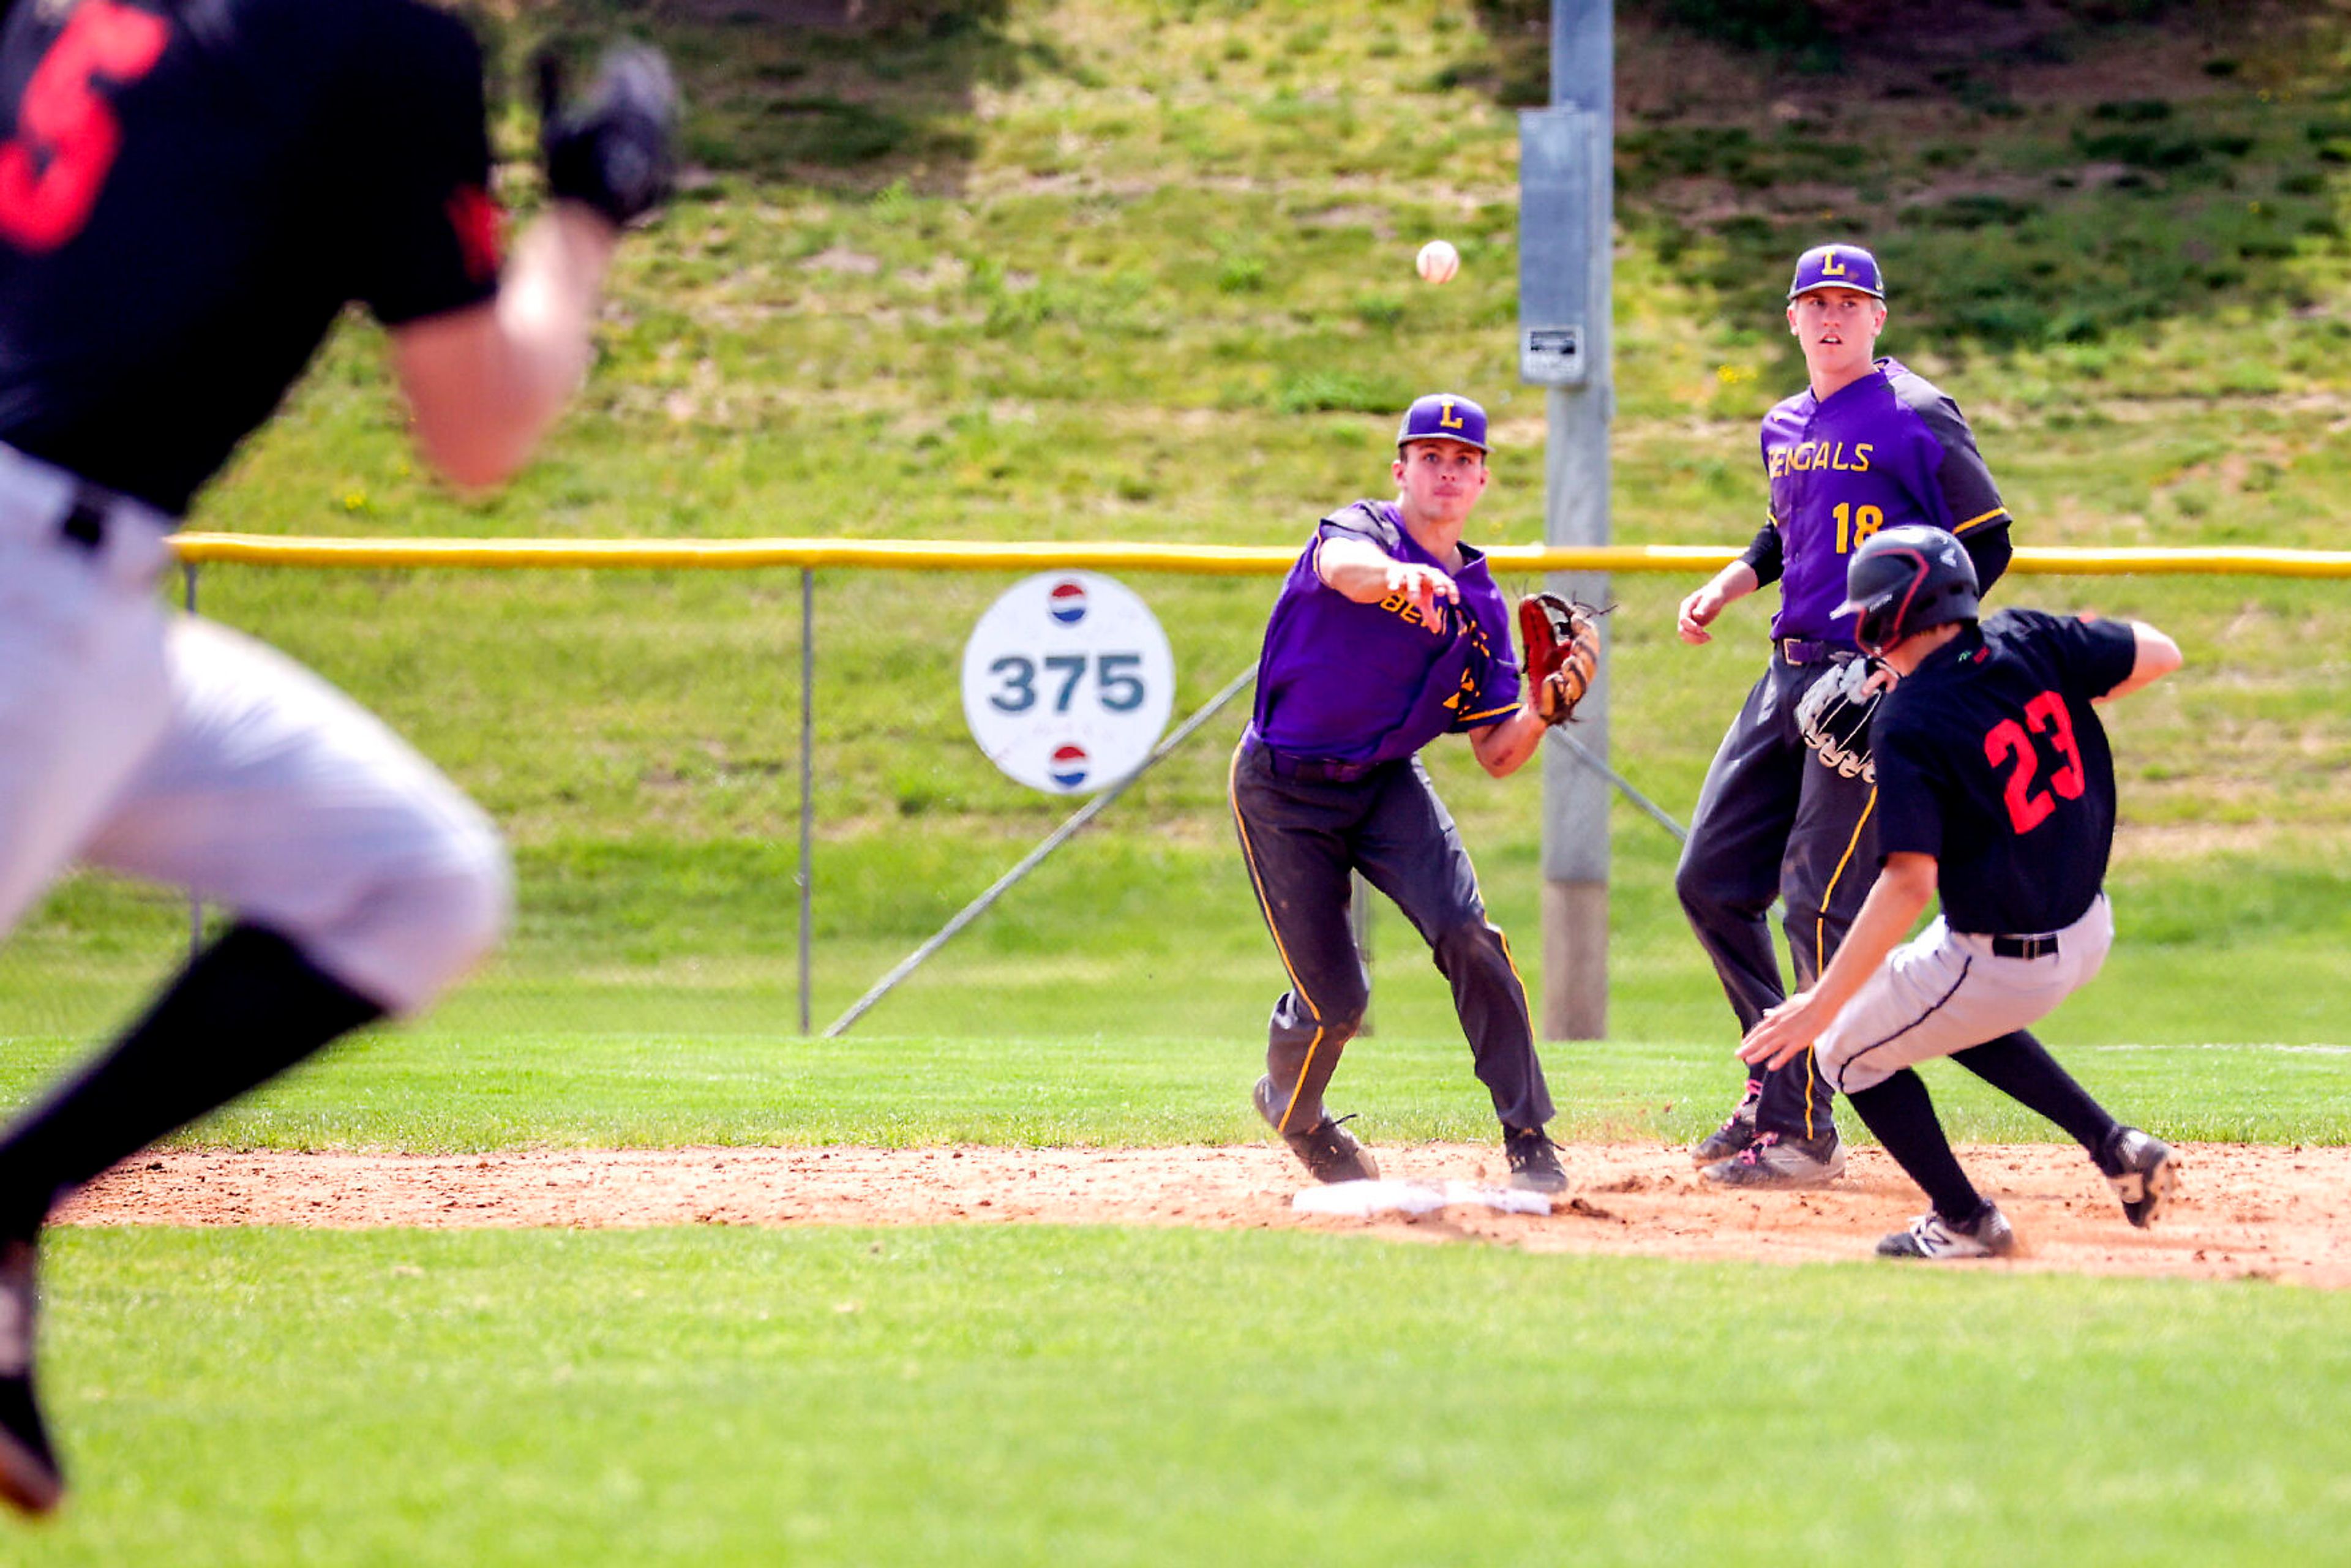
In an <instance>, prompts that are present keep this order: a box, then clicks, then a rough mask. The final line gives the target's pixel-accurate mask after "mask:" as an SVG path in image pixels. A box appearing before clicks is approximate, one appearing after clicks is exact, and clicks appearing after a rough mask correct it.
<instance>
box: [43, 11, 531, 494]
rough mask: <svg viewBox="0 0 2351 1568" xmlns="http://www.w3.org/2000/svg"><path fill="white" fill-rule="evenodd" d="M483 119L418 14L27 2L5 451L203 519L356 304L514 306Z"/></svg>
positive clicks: (478, 67)
mask: <svg viewBox="0 0 2351 1568" xmlns="http://www.w3.org/2000/svg"><path fill="white" fill-rule="evenodd" d="M483 121H484V104H483V89H482V57H481V51H480V47H479V46H478V45H477V44H476V43H475V39H474V37H473V34H472V33H471V32H470V31H469V30H468V29H467V28H466V26H465V24H464V23H462V22H460V21H459V20H457V19H456V18H455V16H450V15H449V14H448V13H446V12H443V11H439V10H436V9H434V8H433V7H432V6H430V5H424V4H423V3H422V0H15V4H14V5H11V6H10V7H9V9H8V14H7V19H6V22H5V27H0V128H5V129H6V131H7V135H6V139H5V141H0V442H5V443H7V444H10V445H12V446H15V447H16V448H18V449H19V450H21V451H24V452H27V453H30V454H32V455H35V456H37V457H41V458H44V459H47V461H49V462H51V463H54V464H57V465H58V466H60V467H63V468H67V469H69V470H71V471H73V472H74V473H76V474H78V475H80V476H83V477H84V478H86V479H89V480H91V481H93V482H95V483H97V484H99V485H103V486H107V487H109V488H110V489H114V490H118V491H121V492H123V493H125V494H128V495H131V496H136V497H140V498H141V499H142V500H145V501H147V502H150V503H151V504H152V505H154V506H156V507H161V508H162V509H163V510H164V511H167V512H170V513H172V514H174V515H177V514H179V513H181V512H183V511H185V510H186V508H187V504H188V501H189V499H190V497H192V496H193V494H194V493H195V491H196V490H197V488H198V487H199V486H202V485H203V484H204V481H205V480H206V479H207V478H209V477H210V476H212V475H213V474H214V472H216V471H217V470H218V469H219V468H220V466H221V465H223V464H224V463H225V462H226V461H227V460H228V456H229V454H230V453H231V452H232V451H233V450H234V449H235V446H236V444H237V443H238V442H239V441H241V440H243V439H244V438H245V436H246V434H247V433H249V432H250V431H252V430H253V429H254V427H256V425H258V424H260V423H262V422H263V421H264V420H266V419H267V418H268V417H269V415H270V413H271V412H272V411H273V410H274V409H275V408H276V407H277V402H278V401H279V399H280V398H282V397H283V396H284V395H285V392H286V390H287V387H289V386H290V385H292V384H293V382H294V381H295V380H296V378H297V377H298V376H299V375H300V374H301V372H302V369H303V367H304V365H306V364H307V363H308V361H309V359H310V356H311V354H312V353H313V352H314V351H316V350H317V348H318V346H319V341H320V340H322V339H323V338H324V337H325V336H326V333H327V331H328V329H329V328H330V327H331V326H332V325H333V324H334V321H335V319H336V317H337V316H338V315H339V314H340V312H341V310H342V309H343V308H344V307H345V306H346V305H347V304H350V303H351V302H354V301H356V302H358V303H360V304H362V305H364V306H365V307H366V308H368V309H369V310H370V311H371V313H372V314H373V315H374V316H375V317H376V318H377V319H379V320H381V321H382V322H383V323H384V324H386V325H387V326H398V325H401V324H402V323H403V322H408V321H413V320H416V319H421V318H424V317H428V316H433V315H437V314H440V313H442V312H444V311H449V310H455V309H460V308H465V307H467V306H472V305H476V304H480V303H481V302H483V301H485V300H487V299H489V298H492V297H493V296H494V295H495V294H496V289H497V274H498V253H497V246H498V240H497V212H496V207H495V206H494V205H493V204H492V203H491V200H490V198H489V196H488V194H487V193H486V190H487V184H488V180H489V144H488V139H487V136H486V131H485V129H484V123H483Z"/></svg>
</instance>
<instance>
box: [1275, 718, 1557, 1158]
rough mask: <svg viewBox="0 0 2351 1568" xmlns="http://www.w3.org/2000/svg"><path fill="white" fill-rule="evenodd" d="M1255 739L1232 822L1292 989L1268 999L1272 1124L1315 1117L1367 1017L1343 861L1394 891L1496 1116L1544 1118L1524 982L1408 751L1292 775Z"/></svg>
mask: <svg viewBox="0 0 2351 1568" xmlns="http://www.w3.org/2000/svg"><path fill="white" fill-rule="evenodd" d="M1281 766H1282V764H1281V763H1280V761H1279V760H1278V759H1277V758H1274V757H1273V756H1272V754H1271V753H1270V752H1268V751H1267V750H1265V749H1264V748H1263V747H1259V745H1257V744H1256V743H1255V742H1254V741H1253V740H1245V741H1244V742H1243V743H1242V744H1241V747H1239V749H1238V750H1236V751H1235V752H1234V753H1233V765H1232V777H1231V795H1232V805H1233V821H1234V825H1235V826H1236V828H1237V829H1238V831H1239V833H1240V841H1241V855H1242V858H1243V859H1244V860H1245V861H1246V862H1248V865H1249V882H1250V885H1251V886H1252V887H1254V888H1255V890H1256V892H1257V900H1258V907H1259V909H1260V910H1261V911H1263V913H1264V915H1265V923H1266V926H1267V928H1268V929H1269V930H1270V931H1271V932H1272V934H1273V945H1274V950H1275V951H1276V952H1277V953H1279V954H1280V957H1281V963H1282V967H1283V968H1284V969H1285V970H1287V971H1288V973H1289V976H1290V989H1289V990H1288V991H1287V992H1285V993H1284V994H1283V995H1282V998H1281V999H1280V1001H1278V1002H1276V1003H1275V1004H1274V1009H1273V1019H1272V1023H1271V1026H1270V1030H1269V1032H1268V1040H1267V1046H1266V1056H1265V1062H1266V1071H1267V1072H1268V1073H1269V1074H1270V1075H1271V1077H1272V1079H1273V1083H1274V1089H1275V1103H1276V1105H1277V1106H1278V1107H1279V1108H1280V1121H1279V1122H1278V1123H1277V1124H1276V1130H1277V1131H1280V1132H1284V1133H1291V1132H1300V1131H1303V1130H1305V1129H1307V1128H1311V1127H1312V1126H1314V1125H1315V1124H1317V1123H1319V1122H1320V1121H1321V1120H1322V1116H1323V1107H1322V1091H1323V1089H1324V1087H1325V1086H1326V1085H1327V1084H1328V1083H1329V1082H1331V1073H1332V1069H1334V1068H1335V1067H1337V1066H1338V1064H1339V1055H1340V1052H1341V1051H1343V1050H1344V1049H1345V1047H1346V1044H1347V1041H1348V1040H1350V1039H1351V1038H1353V1035H1354V1033H1355V1030H1357V1029H1358V1028H1360V1027H1361V1026H1362V1024H1363V1019H1364V1007H1365V1005H1366V1004H1367V1003H1368V1001H1369V1000H1370V994H1371V993H1370V988H1369V985H1368V983H1367V981H1366V979H1365V977H1364V966H1363V960H1362V958H1361V957H1360V956H1358V954H1357V953H1356V951H1355V940H1354V934H1353V931H1352V930H1351V929H1350V928H1349V925H1348V921H1347V915H1348V905H1349V902H1350V898H1351V896H1352V891H1353V887H1352V883H1351V881H1350V874H1349V873H1351V872H1354V871H1361V872H1362V873H1364V880H1365V881H1367V882H1369V883H1371V884H1372V885H1373V886H1374V887H1375V888H1377V889H1379V890H1380V892H1382V893H1384V894H1387V896H1388V897H1390V898H1392V899H1394V900H1395V904H1396V907H1397V908H1399V909H1401V910H1403V911H1404V915H1405V919H1407V920H1409V921H1411V922H1412V925H1413V928H1414V929H1415V930H1416V931H1418V932H1419V933H1420V936H1421V939H1422V940H1423V941H1425V942H1426V943H1427V944H1428V946H1429V951H1430V954H1431V956H1433V957H1434V959H1435V960H1436V964H1437V970H1438V972H1439V973H1441V974H1443V975H1444V977H1446V980H1447V982H1448V983H1449V984H1450V985H1451V986H1452V988H1453V1007H1454V1010H1455V1012H1457V1013H1458V1015H1459V1017H1460V1019H1461V1030H1462V1033H1463V1034H1464V1035H1466V1036H1467V1037H1468V1041H1469V1051H1470V1055H1471V1058H1472V1061H1474V1063H1475V1066H1476V1070H1477V1073H1478V1078H1479V1082H1482V1083H1484V1084H1485V1085H1486V1089H1487V1092H1489V1094H1490V1095H1491V1096H1492V1097H1493V1102H1494V1113H1495V1115H1496V1116H1497V1117H1498V1118H1499V1120H1500V1121H1501V1123H1502V1124H1503V1125H1504V1126H1506V1127H1540V1126H1541V1125H1543V1124H1545V1123H1546V1122H1549V1121H1550V1120H1551V1118H1552V1103H1551V1092H1550V1090H1549V1089H1548V1088H1546V1087H1545V1085H1544V1083H1543V1072H1542V1063H1541V1061H1539V1060H1538V1059H1537V1057H1536V1055H1535V1041H1534V1027H1533V1023H1532V1021H1531V1019H1530V1018H1529V1016H1528V1012H1527V992H1526V987H1525V986H1524V985H1523V984H1522V983H1521V982H1520V978H1519V972H1518V969H1517V967H1516V966H1515V965H1513V964H1512V962H1511V960H1510V944H1509V943H1508V942H1507V941H1506V940H1505V939H1504V938H1503V936H1502V933H1501V932H1500V930H1499V929H1498V928H1497V927H1496V926H1495V925H1493V923H1492V922H1490V921H1489V920H1488V919H1487V918H1486V903H1485V900H1484V899H1483V898H1482V897H1481V896H1480V895H1479V892H1478V874H1477V873H1476V871H1475V870H1474V869H1473V868H1472V867H1471V866H1470V863H1469V856H1468V852H1467V851H1465V850H1464V849H1463V848H1462V847H1461V835H1460V833H1459V831H1458V830H1457V829H1456V828H1455V827H1454V825H1453V818H1452V815H1451V814H1450V813H1449V812H1447V810H1446V809H1445V803H1444V802H1443V801H1441V800H1438V799H1437V791H1436V790H1435V789H1433V788H1431V787H1430V784H1429V780H1428V774H1427V771H1426V769H1424V768H1422V767H1421V765H1420V760H1419V758H1408V759H1405V760H1403V761H1398V762H1389V763H1383V764H1381V765H1380V766H1378V767H1376V768H1373V769H1372V770H1371V771H1369V772H1368V773H1366V774H1364V776H1362V777H1361V778H1355V779H1328V778H1320V777H1312V778H1310V777H1300V776H1298V775H1297V774H1296V773H1295V772H1292V773H1289V774H1285V773H1283V772H1280V771H1277V768H1280V767H1281Z"/></svg>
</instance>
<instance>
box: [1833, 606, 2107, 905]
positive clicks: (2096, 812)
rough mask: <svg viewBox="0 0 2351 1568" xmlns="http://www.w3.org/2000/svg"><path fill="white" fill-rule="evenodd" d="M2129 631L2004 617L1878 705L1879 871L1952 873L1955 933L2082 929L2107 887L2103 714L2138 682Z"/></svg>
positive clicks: (1932, 658)
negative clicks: (1903, 862)
mask: <svg viewBox="0 0 2351 1568" xmlns="http://www.w3.org/2000/svg"><path fill="white" fill-rule="evenodd" d="M2137 658H2138V643H2137V634H2136V633H2135V632H2132V630H2131V628H2130V623H2129V622H2122V621H2087V622H2085V621H2074V620H2070V619H2067V618H2065V617H2062V616H2056V615H2048V614H2044V613H2043V612H2040V611H2037V610H2004V611H2001V612H2000V613H1999V614H1997V615H1994V616H1992V617H1991V619H1989V620H1987V621H1985V622H1983V624H1982V625H1981V626H1980V627H1975V628H1970V629H1969V630H1968V631H1965V632H1961V633H1960V634H1959V636H1957V637H1955V638H1953V639H1952V640H1951V641H1950V642H1949V643H1945V644H1944V645H1943V646H1941V647H1939V648H1938V649H1936V650H1935V651H1934V652H1933V653H1930V654H1928V656H1927V657H1926V659H1925V660H1924V661H1922V662H1921V663H1920V664H1919V665H1918V667H1917V669H1916V670H1914V671H1912V672H1911V673H1910V674H1908V675H1907V676H1905V677H1904V678H1903V679H1902V680H1901V681H1900V682H1899V683H1898V684H1897V685H1896V686H1895V688H1894V689H1893V690H1892V691H1891V692H1888V693H1887V694H1886V698H1885V700H1884V701H1883V702H1881V703H1880V704H1879V705H1878V708H1877V712H1876V716H1874V717H1873V718H1872V720H1871V723H1870V731H1869V735H1870V747H1871V752H1872V755H1873V756H1874V757H1875V758H1876V764H1877V811H1878V821H1877V850H1878V854H1879V857H1880V859H1881V860H1882V859H1883V858H1884V857H1885V856H1886V855H1890V854H1898V853H1902V852H1915V853H1918V854H1928V855H1933V856H1935V857H1936V858H1937V860H1938V862H1940V868H1939V870H1940V884H1941V893H1942V898H1943V917H1944V919H1945V920H1946V921H1948V922H1949V925H1950V927H1951V929H1952V930H1954V931H1975V932H1987V933H1991V934H1994V935H2015V936H2034V935H2039V934H2041V933H2044V932H2050V931H2058V930H2062V929H2064V927H2065V926H2068V925H2072V924H2073V923H2074V921H2076V920H2078V919H2080V918H2081V917H2082V915H2084V914H2085V912H2087V910H2088V909H2089V907H2090V904H2091V902H2092V901H2093V900H2094V899H2095V898H2096V897H2097V894H2098V889H2099V886H2100V884H2101V883H2104V882H2105V875H2106V857H2107V855H2108V853H2109V852H2111V851H2112V850H2113V847H2114V839H2115V764H2114V756H2113V753H2112V752H2111V751H2110V750H2109V749H2108V747H2107V745H2106V732H2105V727H2104V726H2103V725H2101V724H2100V723H2099V722H2098V716H2097V714H2096V712H2095V710H2094V709H2093V708H2092V707H2091V706H2090V703H2091V699H2093V698H2095V697H2101V696H2104V695H2105V694H2106V693H2108V692H2110V691H2112V690H2114V689H2115V688H2116V686H2118V685H2121V684H2122V683H2123V682H2124V681H2126V680H2127V679H2129V678H2130V673H2131V670H2132V667H2133V666H2134V665H2135V664H2136V663H2137Z"/></svg>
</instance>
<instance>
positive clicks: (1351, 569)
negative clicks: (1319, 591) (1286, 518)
mask: <svg viewBox="0 0 2351 1568" xmlns="http://www.w3.org/2000/svg"><path fill="white" fill-rule="evenodd" d="M1395 564H1396V562H1395V559H1394V558H1393V557H1391V556H1389V555H1387V554H1386V553H1385V552H1384V551H1382V550H1379V549H1375V548H1374V547H1373V546H1371V545H1368V544H1364V543H1361V542H1359V541H1357V540H1354V539H1324V540H1323V541H1322V545H1321V547H1320V548H1318V549H1316V550H1315V552H1314V575H1315V576H1317V577H1319V578H1321V579H1322V584H1323V586H1324V587H1326V588H1328V589H1330V590H1331V591H1332V592H1333V593H1340V594H1344V595H1345V596H1346V597H1347V598H1349V599H1352V600H1353V601H1355V602H1356V603H1358V604H1376V603H1378V602H1379V601H1381V600H1383V599H1385V598H1386V597H1387V596H1388V592H1389V588H1388V578H1389V573H1390V571H1391V570H1392V569H1393V568H1394V567H1395Z"/></svg>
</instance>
